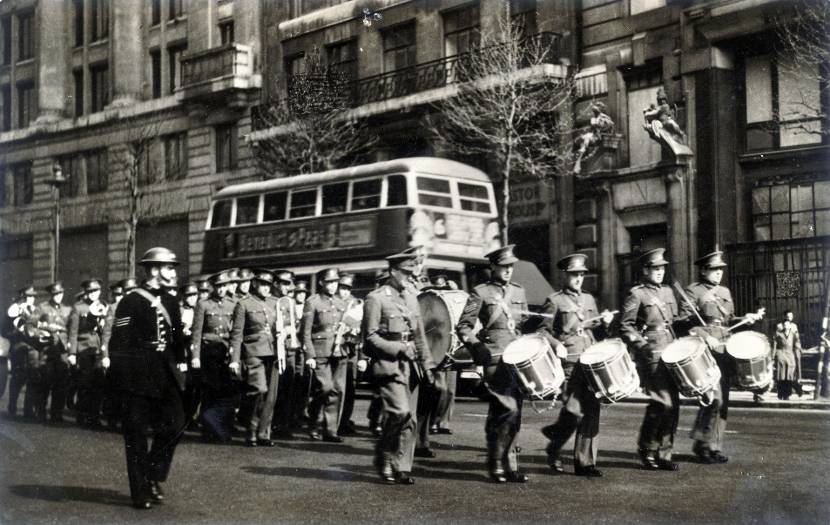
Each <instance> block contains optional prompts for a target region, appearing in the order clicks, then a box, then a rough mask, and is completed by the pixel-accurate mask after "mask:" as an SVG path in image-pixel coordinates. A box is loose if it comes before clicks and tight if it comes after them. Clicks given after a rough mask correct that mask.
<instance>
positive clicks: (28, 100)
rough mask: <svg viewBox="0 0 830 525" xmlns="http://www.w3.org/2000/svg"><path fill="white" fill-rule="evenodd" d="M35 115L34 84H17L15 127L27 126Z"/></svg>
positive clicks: (35, 98)
mask: <svg viewBox="0 0 830 525" xmlns="http://www.w3.org/2000/svg"><path fill="white" fill-rule="evenodd" d="M36 117H37V93H35V86H34V84H28V83H27V84H18V86H17V127H18V128H28V127H29V123H30V122H33V121H34V120H35V118H36Z"/></svg>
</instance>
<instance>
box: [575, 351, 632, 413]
mask: <svg viewBox="0 0 830 525" xmlns="http://www.w3.org/2000/svg"><path fill="white" fill-rule="evenodd" d="M579 365H580V367H582V371H583V372H584V373H585V375H586V376H587V378H588V386H589V387H590V388H591V391H592V392H594V395H595V396H596V397H597V399H601V400H602V401H603V402H604V403H616V402H617V401H620V400H621V399H625V398H626V397H628V396H630V395H631V394H633V393H634V392H636V391H637V389H638V388H639V387H640V376H639V375H638V374H637V367H636V366H634V361H632V360H631V356H629V355H628V350H627V349H626V347H625V343H623V342H622V341H621V340H620V339H607V340H605V341H602V342H599V343H596V344H594V345H591V346H590V347H588V349H587V350H585V352H584V353H583V354H582V355H581V356H579Z"/></svg>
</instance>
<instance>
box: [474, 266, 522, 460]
mask: <svg viewBox="0 0 830 525" xmlns="http://www.w3.org/2000/svg"><path fill="white" fill-rule="evenodd" d="M525 311H527V299H526V296H525V291H524V288H522V287H521V286H520V285H518V284H515V283H507V284H502V283H498V282H496V281H490V282H487V283H482V284H479V285H478V286H476V287H475V288H474V289H473V291H472V293H471V294H470V297H469V298H468V299H467V304H466V306H465V307H464V311H463V312H462V314H461V319H460V320H459V322H458V327H457V331H458V336H459V338H460V339H461V341H462V342H463V343H464V344H465V345H466V346H467V347H468V348H469V349H470V354H471V355H472V356H473V360H474V361H475V364H476V365H478V366H482V367H484V381H485V385H486V387H487V392H488V394H489V398H490V407H489V411H488V414H487V422H486V424H485V432H486V434H487V454H488V458H487V460H488V468H489V469H490V472H491V473H499V474H500V473H501V472H516V471H517V470H518V468H519V465H518V454H517V452H516V441H517V439H518V434H519V430H520V429H521V424H522V400H523V394H522V392H521V390H520V389H519V384H518V383H517V382H516V378H515V376H514V374H513V372H512V371H511V370H510V368H509V367H508V366H507V365H505V364H504V363H503V362H502V360H501V356H502V354H503V353H504V349H505V348H506V347H507V345H508V344H510V343H511V342H512V341H514V340H515V339H516V338H517V337H518V336H519V334H520V328H521V326H522V325H523V324H524V322H525V321H526V319H527V317H526V315H525V314H524V313H523V312H525ZM476 321H479V322H480V323H481V326H482V327H483V328H482V329H481V331H480V332H478V333H474V330H475V327H476Z"/></svg>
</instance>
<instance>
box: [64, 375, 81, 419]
mask: <svg viewBox="0 0 830 525" xmlns="http://www.w3.org/2000/svg"><path fill="white" fill-rule="evenodd" d="M80 386H81V373H80V370H79V369H78V367H77V366H71V367H69V370H68V371H67V379H66V393H65V394H64V399H65V400H66V408H68V409H69V410H77V408H78V406H77V405H78V402H77V399H78V390H79V389H80Z"/></svg>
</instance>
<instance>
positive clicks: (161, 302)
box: [109, 248, 186, 508]
mask: <svg viewBox="0 0 830 525" xmlns="http://www.w3.org/2000/svg"><path fill="white" fill-rule="evenodd" d="M164 261H171V262H170V263H169V264H175V263H176V262H175V261H176V256H175V255H174V254H173V253H172V252H170V251H169V250H166V249H164V248H152V249H150V250H148V252H147V253H145V254H144V257H142V261H141V262H142V264H150V263H153V262H157V263H159V264H162V263H164ZM109 355H110V359H111V361H112V364H111V366H110V370H109V383H110V385H111V388H113V389H114V390H116V391H117V392H118V393H119V394H120V397H121V403H122V406H123V409H124V414H123V427H124V445H125V449H126V455H127V473H128V475H129V480H130V493H131V495H132V499H133V504H134V505H136V506H139V507H141V508H146V507H149V501H150V497H151V494H152V493H154V492H155V491H158V490H159V488H158V487H159V485H158V484H159V483H161V482H163V481H166V480H167V476H168V474H169V472H170V466H171V464H172V461H173V454H174V452H175V449H176V445H177V444H178V441H179V438H180V437H181V434H182V431H183V430H184V425H185V421H184V411H183V409H182V398H181V393H182V391H183V390H184V381H185V378H184V374H183V373H182V372H181V371H179V369H178V365H179V364H183V363H184V362H185V359H186V354H185V348H184V345H183V344H182V333H181V314H180V313H179V303H178V301H177V300H176V298H175V297H173V296H172V295H170V294H169V293H167V292H166V291H165V290H164V289H163V288H156V289H153V288H150V287H149V286H147V285H145V286H143V287H140V288H136V289H135V290H134V291H133V292H131V293H129V294H127V295H126V296H124V298H123V299H121V301H120V302H119V303H118V307H117V308H116V311H115V322H114V325H113V332H112V339H111V341H110V348H109ZM148 428H150V429H151V432H152V444H151V445H150V446H149V449H148V443H147V434H146V432H147V429H148Z"/></svg>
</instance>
